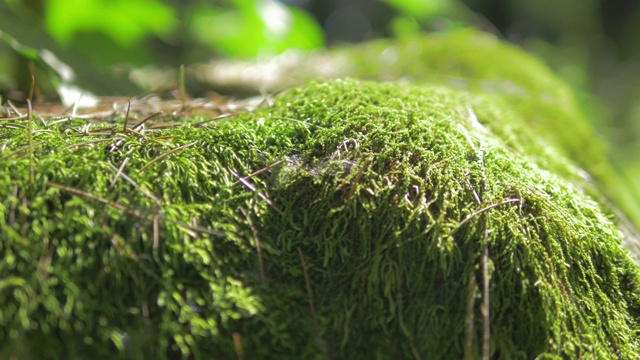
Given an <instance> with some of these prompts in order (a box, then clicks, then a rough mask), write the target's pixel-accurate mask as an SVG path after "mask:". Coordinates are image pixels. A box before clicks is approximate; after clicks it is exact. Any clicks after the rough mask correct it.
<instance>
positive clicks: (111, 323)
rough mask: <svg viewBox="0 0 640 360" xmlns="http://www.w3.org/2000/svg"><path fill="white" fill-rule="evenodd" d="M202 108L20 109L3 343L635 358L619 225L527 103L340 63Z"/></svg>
mask: <svg viewBox="0 0 640 360" xmlns="http://www.w3.org/2000/svg"><path fill="white" fill-rule="evenodd" d="M183 121H184V124H183V125H181V126H178V127H173V128H170V129H165V130H159V131H155V132H154V131H149V132H148V133H147V135H146V136H144V137H143V136H140V135H136V134H133V133H128V134H120V133H117V132H115V131H114V129H112V128H109V127H108V126H107V125H102V126H98V127H93V128H92V127H87V126H86V123H85V121H83V120H72V121H68V122H58V123H56V124H48V125H47V124H43V123H41V122H34V123H33V124H32V126H33V127H34V130H35V131H34V135H33V137H34V138H33V139H32V141H33V144H34V145H33V147H32V149H31V150H30V149H29V148H25V146H26V145H27V144H28V143H29V137H28V132H27V130H26V129H27V126H26V124H25V123H24V122H20V121H18V122H14V123H12V124H2V127H0V139H1V140H0V142H1V143H2V144H3V146H2V152H0V213H1V214H2V216H0V238H1V239H2V241H1V242H0V254H2V255H0V256H2V261H0V299H1V301H2V304H3V306H2V307H1V308H0V357H11V356H12V355H13V356H17V357H19V358H34V359H35V358H50V359H58V358H65V359H66V358H87V357H90V358H114V357H120V358H132V359H134V358H180V357H193V358H222V359H229V358H246V359H260V358H278V359H280V358H282V359H300V358H305V359H306V358H317V359H324V358H336V359H372V358H374V359H375V358H379V359H386V358H441V359H449V358H461V357H463V355H472V356H473V357H475V358H479V357H480V353H481V351H482V350H481V349H482V345H483V338H485V337H487V336H488V337H489V340H490V344H491V354H492V356H493V357H494V358H504V359H513V358H523V359H528V358H536V357H539V358H585V357H586V358H590V357H593V358H637V357H638V356H639V355H640V341H639V340H638V338H639V337H638V335H639V332H640V295H638V294H640V272H639V271H638V268H637V266H636V265H635V264H634V263H633V261H632V260H631V259H630V257H629V254H628V253H627V251H626V250H625V249H624V248H623V247H622V246H621V237H620V233H619V231H618V228H617V227H616V225H615V224H614V223H613V222H612V218H611V217H610V216H608V215H607V212H606V211H605V210H603V204H601V203H599V199H598V197H597V196H592V195H594V194H597V190H596V189H595V188H594V187H593V185H592V184H591V182H590V181H588V180H586V179H585V178H584V177H583V176H582V175H581V171H579V170H578V169H577V168H576V167H575V166H574V165H573V162H572V161H571V160H569V159H568V157H566V151H565V150H563V149H564V148H562V147H561V146H554V145H553V144H550V143H549V142H547V141H544V140H542V139H541V138H540V137H538V136H536V135H534V133H533V132H532V131H531V124H530V121H531V118H530V113H528V112H527V111H523V110H521V109H519V108H518V107H517V106H514V104H513V103H512V102H511V100H509V99H508V98H503V97H498V96H495V95H493V94H487V93H484V92H480V93H476V92H473V91H468V89H467V90H459V89H458V90H456V89H454V88H452V87H451V86H443V85H442V84H440V85H425V84H421V85H409V84H402V83H401V84H391V83H387V84H384V83H377V82H367V81H359V80H339V81H331V82H326V83H311V84H308V85H306V86H303V87H300V88H295V89H292V90H290V91H288V92H286V93H285V94H282V95H281V96H279V97H278V99H277V100H276V102H275V104H274V105H273V106H270V107H267V108H264V109H261V110H258V111H256V112H252V113H245V114H242V115H239V116H236V117H234V118H228V119H224V120H220V121H218V122H209V123H208V125H205V126H202V125H197V120H195V119H183ZM87 128H88V129H90V130H92V132H87V131H86V130H87ZM98 140H99V141H98ZM119 169H121V170H119ZM251 174H254V175H251ZM485 283H486V284H488V295H489V296H487V293H485V291H484V289H483V286H484V284H485ZM484 302H488V310H489V312H487V311H486V309H487V306H486V304H485V303H484ZM483 304H484V305H483ZM483 309H484V310H483ZM484 314H489V319H490V326H491V332H490V333H487V332H486V331H485V330H484V326H485V321H484V319H483V315H484ZM465 324H468V326H465ZM465 334H467V335H465ZM465 349H466V350H465Z"/></svg>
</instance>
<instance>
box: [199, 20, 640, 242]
mask: <svg viewBox="0 0 640 360" xmlns="http://www.w3.org/2000/svg"><path fill="white" fill-rule="evenodd" d="M197 70H199V71H200V73H201V77H205V78H206V77H208V74H212V75H213V76H212V77H211V78H210V81H211V82H212V83H213V84H214V85H217V86H221V85H222V86H229V87H233V88H238V87H240V88H245V89H254V91H264V90H265V89H270V90H273V91H276V90H280V89H283V88H286V87H290V86H299V85H302V84H304V83H306V82H308V81H310V80H314V79H331V78H344V77H355V78H360V79H369V80H375V81H392V82H395V81H405V82H411V83H416V84H432V85H433V84H439V85H446V86H449V87H453V88H455V89H459V90H462V91H465V92H469V93H472V94H474V95H475V96H482V97H491V98H494V100H496V101H500V102H504V103H506V105H507V106H508V107H509V108H511V109H512V110H513V111H515V112H517V113H519V114H520V115H521V116H522V117H523V118H524V120H525V121H526V123H527V127H528V128H529V129H530V131H531V132H532V133H533V134H535V135H532V136H537V137H539V138H540V139H539V140H538V142H544V143H545V144H546V146H549V145H550V146H553V147H555V148H556V151H558V152H559V153H560V154H561V155H563V156H566V157H568V158H570V159H571V160H572V161H574V162H575V164H576V165H577V166H579V167H580V168H582V169H584V170H585V171H586V173H587V174H589V176H590V178H591V179H593V180H592V181H594V183H595V184H597V187H598V189H599V192H600V193H601V194H602V195H601V196H603V197H606V198H607V199H608V200H609V201H610V202H611V203H613V205H615V206H616V207H618V208H620V209H621V210H622V212H624V214H625V215H626V217H628V218H629V219H630V220H631V222H632V223H634V224H635V226H636V227H640V207H639V205H638V204H636V203H634V201H633V197H632V196H629V186H628V184H625V183H624V180H623V179H621V178H620V176H618V175H617V174H616V173H617V171H615V170H614V169H613V167H612V166H611V164H610V161H609V159H608V157H607V151H606V146H605V144H604V142H603V141H602V139H600V138H599V136H598V135H597V134H596V133H594V131H593V130H592V128H591V127H590V124H589V122H588V120H587V119H586V118H585V116H584V114H583V113H582V112H581V111H580V109H579V107H578V105H577V103H576V100H575V98H574V95H573V93H572V91H571V89H570V87H569V86H568V85H567V84H565V83H564V82H562V81H560V80H559V79H558V78H557V77H556V76H554V75H553V74H552V73H551V71H549V69H547V68H546V67H545V66H544V65H543V64H542V62H540V61H538V60H537V59H535V58H533V57H531V56H529V55H527V54H525V53H523V52H522V51H520V50H519V49H516V48H515V47H513V46H509V45H507V44H505V43H503V42H501V41H499V40H498V39H496V38H495V37H493V36H491V35H488V34H483V33H478V32H474V31H469V30H463V31H457V32H453V33H446V34H436V35H434V34H431V35H428V36H425V35H413V36H408V37H404V38H400V39H395V40H386V39H385V40H377V41H372V42H369V43H365V44H360V45H357V46H345V47H338V48H335V49H330V50H325V51H316V52H313V53H310V54H303V55H299V54H298V55H295V54H294V55H292V54H284V55H282V56H280V57H277V58H275V59H273V60H272V61H267V62H265V61H264V60H263V61H261V62H259V63H250V62H249V63H237V62H220V63H217V64H215V65H214V66H213V67H201V68H199V69H197ZM476 111H478V110H476ZM635 246H638V245H635Z"/></svg>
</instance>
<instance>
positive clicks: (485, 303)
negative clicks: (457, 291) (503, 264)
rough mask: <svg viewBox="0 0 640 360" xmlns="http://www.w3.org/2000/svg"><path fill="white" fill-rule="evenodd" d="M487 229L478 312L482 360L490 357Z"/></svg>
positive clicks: (487, 231) (487, 230)
mask: <svg viewBox="0 0 640 360" xmlns="http://www.w3.org/2000/svg"><path fill="white" fill-rule="evenodd" d="M488 237H489V229H488V228H485V230H484V237H483V239H482V243H483V244H482V260H481V265H482V305H481V306H480V312H481V313H482V325H483V328H482V360H489V356H490V355H491V319H490V315H491V311H490V310H491V309H490V306H491V299H490V294H489V243H488V241H487V238H488Z"/></svg>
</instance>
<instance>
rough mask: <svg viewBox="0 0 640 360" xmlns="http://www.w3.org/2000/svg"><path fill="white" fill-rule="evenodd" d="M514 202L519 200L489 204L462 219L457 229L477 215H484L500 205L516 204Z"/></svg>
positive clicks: (506, 200)
mask: <svg viewBox="0 0 640 360" xmlns="http://www.w3.org/2000/svg"><path fill="white" fill-rule="evenodd" d="M516 202H520V199H517V198H516V199H505V200H502V201H501V202H499V203H495V204H491V205H489V206H487V207H484V208H482V209H480V210H478V211H476V212H474V213H472V214H470V215H469V216H467V217H466V218H464V220H462V221H461V222H460V224H458V228H460V227H462V225H464V224H466V223H467V222H469V220H471V219H473V218H474V217H476V216H478V215H480V214H482V213H484V212H486V211H489V210H491V209H493V208H496V207H498V206H500V205H504V204H508V203H516Z"/></svg>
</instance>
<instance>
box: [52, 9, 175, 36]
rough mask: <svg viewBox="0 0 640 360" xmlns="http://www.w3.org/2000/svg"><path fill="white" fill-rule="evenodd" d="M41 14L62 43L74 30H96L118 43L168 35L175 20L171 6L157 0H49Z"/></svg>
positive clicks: (53, 34) (173, 26) (173, 27)
mask: <svg viewBox="0 0 640 360" xmlns="http://www.w3.org/2000/svg"><path fill="white" fill-rule="evenodd" d="M124 14H126V16H123V15H124ZM44 17H45V22H46V27H47V30H48V31H49V33H50V34H51V35H52V36H53V37H54V38H55V39H56V40H57V41H59V42H60V43H62V44H69V43H70V42H71V41H73V37H74V34H75V33H77V32H81V31H98V32H101V33H104V34H106V35H107V36H108V37H109V38H110V39H111V40H113V41H114V42H115V43H117V44H118V45H121V46H131V45H133V44H136V43H138V42H140V41H141V40H143V39H144V37H145V36H147V35H149V34H154V35H159V36H162V35H167V34H168V33H169V32H171V31H172V30H173V29H175V27H176V21H177V19H176V18H175V14H174V11H173V9H172V8H171V7H169V6H168V5H167V4H165V3H162V2H159V1H157V0H135V1H131V0H111V1H105V0H48V1H47V2H46V3H45V13H44Z"/></svg>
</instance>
